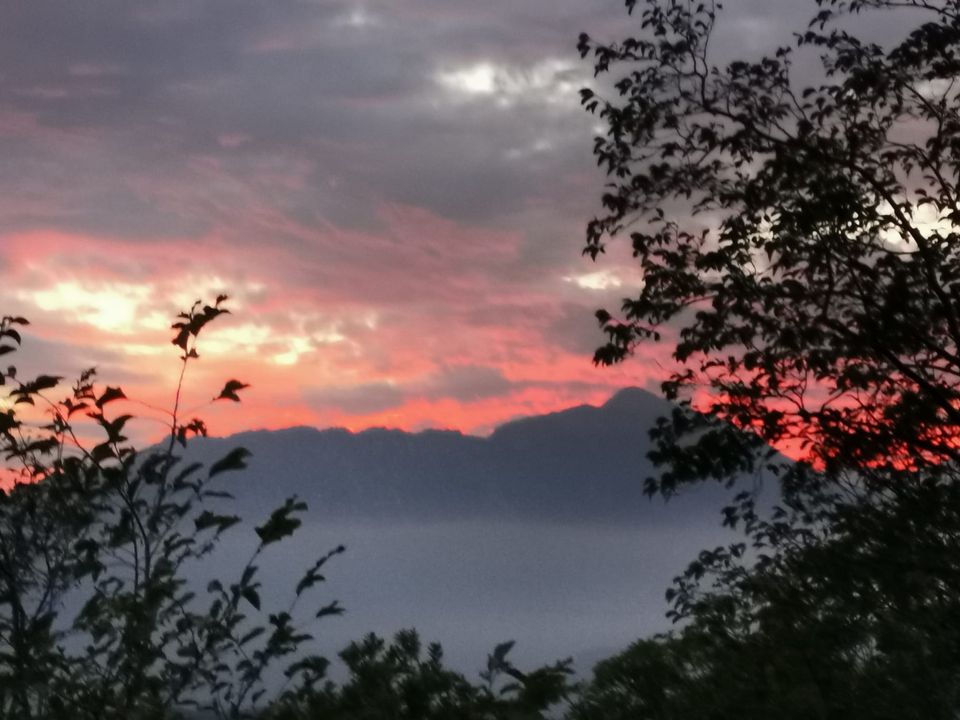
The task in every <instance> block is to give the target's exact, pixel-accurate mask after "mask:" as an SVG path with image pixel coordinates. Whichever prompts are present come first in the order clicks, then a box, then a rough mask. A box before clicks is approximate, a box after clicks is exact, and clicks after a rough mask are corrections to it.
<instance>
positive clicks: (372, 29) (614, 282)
mask: <svg viewBox="0 0 960 720" xmlns="http://www.w3.org/2000/svg"><path fill="white" fill-rule="evenodd" d="M428 6H429V7H428ZM165 7H166V6H165ZM204 8H205V9H204ZM551 10H552V11H554V12H556V13H558V14H559V15H562V16H563V22H562V23H557V24H551V25H544V24H541V23H540V22H539V21H536V22H535V21H534V20H533V18H534V17H536V16H537V15H536V14H535V13H534V14H531V12H530V7H526V6H525V5H524V4H523V3H520V4H512V3H494V4H490V5H488V4H461V5H458V6H457V7H456V8H454V7H452V6H451V7H449V8H448V7H445V8H443V9H440V8H438V7H434V6H433V5H430V4H429V3H427V4H424V3H421V2H419V0H414V1H411V2H407V1H406V0H404V2H401V3H396V4H394V3H391V4H389V5H384V4H375V5H364V6H358V5H355V4H353V3H339V2H333V3H320V4H311V3H308V4H302V3H300V4H298V3H287V2H278V3H276V4H274V3H271V4H270V12H263V13H259V12H250V13H236V12H233V11H232V6H228V5H220V4H217V3H216V2H214V3H212V4H209V5H208V4H196V5H193V4H187V5H176V9H174V6H170V7H169V8H168V9H165V10H162V11H161V10H159V9H154V10H149V9H147V8H146V6H144V7H139V6H133V5H132V6H129V7H124V8H122V9H118V10H117V11H116V12H115V13H114V17H113V18H112V20H111V22H110V23H109V24H108V25H104V26H103V27H102V28H101V30H102V33H101V34H100V35H97V37H96V42H91V41H90V37H92V36H88V35H86V34H85V33H86V30H83V28H86V27H91V25H90V24H89V23H88V22H87V20H89V19H90V17H88V14H89V13H95V11H94V9H93V8H92V6H90V7H87V6H86V5H85V4H71V5H65V6H58V9H57V11H56V12H53V13H50V14H43V13H39V14H36V15H33V14H31V13H29V12H26V11H24V12H23V13H13V17H11V18H10V23H8V26H7V27H6V28H5V30H4V31H3V32H4V35H5V38H4V43H3V51H2V52H3V53H4V58H5V63H4V80H3V82H4V86H3V87H4V90H3V94H2V95H0V147H2V149H3V152H4V157H5V163H4V168H5V170H2V171H0V189H2V191H3V192H2V193H0V279H2V282H0V304H2V307H3V310H4V312H5V313H7V314H15V315H23V316H26V317H28V318H29V319H30V321H31V323H32V324H31V327H30V328H29V333H27V336H26V340H25V344H24V348H23V351H22V354H21V355H20V356H19V357H18V362H19V364H20V365H21V366H22V367H23V368H24V370H27V369H29V370H30V371H35V372H37V373H39V372H55V373H58V374H63V375H64V376H66V377H72V376H74V375H75V374H76V373H77V372H79V371H80V370H81V369H82V368H84V367H88V366H91V365H96V366H97V367H98V369H99V374H100V377H101V378H103V380H104V381H106V382H110V383H111V384H119V385H122V386H123V387H124V388H125V389H126V390H127V391H128V394H129V395H131V396H132V397H133V396H135V397H137V398H139V399H140V400H142V401H144V402H146V403H149V404H157V405H160V406H166V405H168V404H169V402H170V399H171V393H172V387H173V385H174V383H175V379H176V375H177V352H176V348H174V347H173V346H172V345H170V344H169V341H170V337H171V333H170V330H169V325H170V323H171V321H172V319H173V318H174V316H175V315H176V313H177V312H178V311H180V310H183V309H185V308H187V307H189V306H190V304H191V303H192V302H193V301H194V300H196V299H197V298H204V299H209V298H212V297H214V296H215V295H216V294H218V293H226V294H228V295H230V298H231V299H230V302H229V307H230V309H231V312H232V314H231V315H230V316H227V317H224V318H220V319H218V320H217V322H216V323H215V324H214V325H213V326H211V327H210V328H209V330H208V331H207V332H205V334H204V337H203V338H202V340H201V343H200V354H201V362H200V363H198V364H196V365H195V367H193V368H192V369H191V371H190V373H189V374H188V388H187V390H188V394H189V395H190V396H191V402H192V404H193V405H194V406H202V405H203V404H204V403H206V402H207V400H208V399H209V398H210V397H211V396H212V394H213V393H215V392H216V391H217V388H218V387H219V385H218V384H219V383H220V382H222V380H224V379H225V378H228V377H237V378H241V379H243V380H244V381H246V382H249V383H250V384H251V386H252V387H251V388H250V389H249V391H248V392H246V393H245V402H244V404H243V405H242V406H240V407H236V406H233V405H232V404H231V405H230V406H215V407H212V408H207V409H205V410H204V413H205V414H207V415H208V416H209V418H210V428H211V431H212V432H214V433H217V434H226V433H230V432H234V431H237V430H240V429H245V428H256V427H269V428H277V427H284V426H289V425H296V424H309V425H316V426H320V427H324V426H329V425H342V426H345V427H348V428H353V429H361V428H364V427H369V426H373V425H387V426H391V427H399V428H407V429H416V428H423V427H444V428H456V429H459V430H462V431H464V432H468V433H486V432H489V431H490V430H491V429H493V428H494V427H495V426H496V425H497V424H498V423H502V422H504V421H505V420H508V419H510V418H513V417H517V416H522V415H528V414H532V413H542V412H548V411H552V410H558V409H561V408H564V407H568V406H570V405H576V404H580V403H585V402H590V403H598V402H602V401H604V400H605V399H606V398H608V397H609V396H610V395H612V394H613V393H614V392H615V391H616V390H617V389H619V388H621V387H624V386H632V385H637V386H643V387H647V388H650V389H654V388H656V387H657V384H658V382H659V380H660V379H661V378H662V377H663V376H664V374H665V372H666V370H665V367H666V364H667V362H668V358H667V356H666V355H667V351H666V350H665V349H664V350H659V349H655V348H652V349H650V350H647V351H644V353H641V355H640V356H638V358H637V359H636V360H635V361H633V362H631V363H629V364H626V365H624V366H623V367H620V368H616V369H612V370H611V369H600V368H596V367H594V366H593V364H592V353H593V350H594V348H595V347H596V346H597V345H598V344H600V343H602V342H603V336H602V334H601V333H600V331H599V329H598V328H597V325H596V321H595V319H594V317H593V313H594V311H595V310H596V309H597V308H598V307H612V308H616V307H617V306H618V305H619V304H620V301H621V299H622V297H623V296H625V295H628V294H630V292H631V291H632V290H633V289H635V288H636V287H638V283H639V281H640V278H639V277H638V276H637V274H636V272H635V270H634V262H633V260H632V258H631V257H630V256H629V251H628V249H627V248H613V247H611V248H610V252H609V254H607V255H605V256H603V257H602V258H601V260H600V261H599V262H597V263H591V262H590V261H589V260H588V259H585V258H583V257H582V256H581V253H580V251H581V248H582V244H583V237H584V225H585V223H586V221H587V220H588V219H589V218H590V216H591V215H592V214H593V213H595V212H596V211H597V210H598V208H599V188H600V187H601V183H602V173H601V172H600V171H599V170H597V169H595V166H594V162H593V159H592V157H591V143H592V136H593V134H594V132H595V131H596V128H594V127H593V125H594V124H595V120H594V119H592V118H591V117H590V116H589V115H587V114H586V113H584V112H583V111H582V110H581V108H580V107H579V101H578V94H577V93H578V89H579V88H580V87H582V86H583V85H585V84H589V83H590V82H591V81H592V71H591V68H590V67H589V65H588V64H586V63H581V62H580V61H579V60H578V58H577V55H576V49H575V43H576V34H575V33H574V32H573V30H572V29H574V28H577V27H581V26H583V27H586V26H588V25H589V26H590V27H592V28H593V29H594V30H595V31H596V32H603V31H604V28H608V29H609V30H610V31H611V32H612V31H613V30H614V29H615V28H616V27H618V25H619V23H620V22H621V7H620V3H608V2H602V1H601V0H591V2H588V3H582V2H579V1H577V2H574V1H573V0H564V1H563V2H561V3H559V4H557V5H555V6H552V7H551ZM428 16H429V18H430V22H426V21H425V20H424V18H426V17H428ZM224 17H229V18H230V19H229V22H224V21H223V18H224ZM737 22H738V21H737V20H736V19H734V20H733V23H732V25H731V26H730V31H731V32H733V31H735V29H736V24H737ZM35 23H41V24H40V25H38V26H37V27H42V28H43V31H42V32H33V31H32V30H31V28H33V27H34V24H35ZM97 26H98V27H100V25H99V24H97ZM428 26H429V27H435V28H436V30H435V33H434V34H432V35H430V36H429V38H428V37H427V36H426V35H424V33H426V28H427V27H428ZM143 48H164V50H163V52H162V54H161V55H158V56H156V57H155V56H153V55H149V54H148V53H145V52H144V51H143V50H142V49H143ZM40 57H42V58H43V62H42V63H38V62H37V59H38V58H40Z"/></svg>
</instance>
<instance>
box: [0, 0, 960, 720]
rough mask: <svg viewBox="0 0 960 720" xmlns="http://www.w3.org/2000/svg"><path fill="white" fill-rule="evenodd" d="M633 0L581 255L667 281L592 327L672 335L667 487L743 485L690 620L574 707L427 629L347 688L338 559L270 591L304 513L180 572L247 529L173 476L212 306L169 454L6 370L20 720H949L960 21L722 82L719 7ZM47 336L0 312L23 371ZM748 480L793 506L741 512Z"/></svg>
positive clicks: (612, 350) (113, 390)
mask: <svg viewBox="0 0 960 720" xmlns="http://www.w3.org/2000/svg"><path fill="white" fill-rule="evenodd" d="M626 5H627V8H628V10H629V11H630V12H631V13H636V14H637V16H638V18H637V20H638V23H639V29H640V32H641V35H640V36H637V37H630V38H626V39H624V40H622V41H619V42H617V43H614V44H603V43H597V42H595V41H593V40H591V39H590V38H589V37H588V36H586V35H584V36H582V37H581V41H580V50H581V53H582V54H583V55H584V56H591V57H592V58H593V60H594V62H595V67H596V72H597V75H598V76H599V77H601V78H603V79H604V80H606V79H607V78H610V79H611V80H612V82H611V83H609V87H610V88H611V89H610V97H609V98H607V97H605V96H604V94H603V92H602V90H601V89H600V88H597V89H593V90H584V91H583V93H582V99H583V103H584V105H585V106H586V108H587V109H588V110H589V111H590V112H593V113H597V114H598V115H599V117H600V118H601V119H602V121H603V122H604V123H605V124H606V129H607V132H606V135H605V136H603V137H600V138H598V139H597V141H596V145H595V153H596V156H597V159H598V161H599V162H600V164H601V165H602V166H604V167H605V168H606V169H607V171H608V174H609V177H610V184H609V186H608V188H607V192H606V194H605V195H604V197H603V203H604V207H605V214H603V215H602V216H601V217H598V218H596V219H594V220H593V221H592V222H591V223H590V225H589V229H588V236H587V245H586V253H587V254H590V255H591V256H593V257H594V258H595V257H597V255H598V254H599V253H601V252H602V251H603V249H604V244H605V243H606V242H609V241H611V240H612V239H614V238H615V237H616V236H618V235H620V234H624V233H627V232H629V237H630V242H631V244H632V247H633V250H634V253H635V256H636V258H637V260H638V261H639V263H640V267H641V269H642V271H643V277H644V283H643V286H642V288H641V289H640V291H639V295H637V296H636V297H632V298H628V299H627V300H625V301H624V303H623V306H622V308H621V309H620V311H619V316H617V317H615V316H614V315H613V314H612V313H610V312H608V311H605V310H601V311H599V312H598V318H599V320H600V322H601V325H602V326H603V328H604V330H605V332H606V334H607V337H608V342H607V344H606V345H604V346H603V347H602V348H600V349H599V350H598V351H597V354H596V361H597V362H598V363H600V364H611V363H616V362H620V361H623V360H625V359H626V358H628V357H629V356H630V354H631V353H632V351H633V350H634V349H635V347H636V346H637V344H638V343H645V342H659V341H661V339H662V338H669V339H670V340H671V342H673V343H674V345H673V349H674V356H675V358H676V360H677V361H678V363H679V367H680V369H679V370H678V371H677V372H676V373H675V374H673V376H672V377H670V378H669V379H668V381H667V382H666V383H665V385H664V390H665V392H666V394H667V396H668V397H669V398H670V399H672V400H675V401H677V403H678V405H677V409H676V410H675V411H674V412H673V415H672V416H671V417H669V418H665V419H663V420H661V421H660V422H659V423H658V425H657V426H656V427H655V428H654V429H653V430H652V432H651V437H652V438H653V440H654V450H653V451H652V453H651V457H652V459H653V460H654V461H655V462H656V463H657V464H658V465H659V466H660V467H661V468H662V473H661V474H660V475H658V476H657V477H653V478H650V479H648V481H647V489H648V491H649V492H650V493H651V494H656V493H660V494H664V495H667V496H669V495H671V494H673V493H675V492H677V491H678V490H680V489H682V488H683V487H684V486H686V485H689V484H691V483H697V482H702V481H705V480H714V481H719V482H721V483H725V484H726V485H728V486H729V487H731V488H733V487H736V488H737V489H736V490H735V491H734V492H735V493H736V494H735V495H733V497H732V498H731V501H730V504H729V505H728V507H726V508H724V509H723V519H724V522H725V523H726V524H727V525H730V526H731V527H735V528H737V529H739V530H740V532H741V533H742V541H741V542H737V543H734V544H732V545H730V546H729V547H719V548H715V549H709V550H705V551H703V552H702V553H701V554H700V556H699V557H698V558H696V559H695V560H694V561H693V562H692V563H691V564H690V565H689V566H688V567H687V568H686V570H685V571H683V572H682V573H681V574H680V575H679V576H678V577H677V578H676V580H675V582H674V585H673V586H672V587H671V588H670V589H669V591H668V593H667V599H668V603H669V613H668V614H669V616H670V617H671V618H672V619H673V620H675V621H676V622H677V623H678V624H677V628H676V630H675V631H674V632H671V633H668V634H665V635H663V636H659V637H655V638H648V639H642V640H639V641H637V642H636V643H634V644H633V645H632V646H630V647H629V648H628V649H627V650H626V651H624V652H623V653H621V654H620V655H618V656H616V657H613V658H610V659H608V660H606V661H603V662H602V663H600V664H599V665H598V666H597V668H596V670H595V674H594V677H593V679H592V680H590V681H588V682H584V683H582V684H580V685H577V684H574V683H572V682H571V672H572V670H571V664H570V662H569V661H563V662H559V663H557V664H555V665H552V666H548V667H544V668H540V669H537V670H534V671H530V672H524V671H521V670H519V669H518V668H516V667H515V666H514V665H513V664H512V663H511V662H510V660H509V659H508V654H509V652H510V650H511V647H512V643H503V644H501V645H498V646H497V647H496V648H495V649H494V651H493V653H492V654H491V655H490V657H489V659H488V664H487V671H486V672H485V673H483V674H482V676H481V677H480V678H479V679H478V681H472V680H470V679H468V678H466V677H465V676H464V675H462V674H460V673H458V672H456V671H454V670H451V669H450V668H447V667H445V666H444V662H443V654H442V651H441V649H440V646H439V645H430V646H428V647H426V648H424V647H423V645H422V643H421V641H420V639H419V637H418V635H417V633H416V632H414V631H403V632H400V633H398V634H397V635H396V636H395V637H394V639H393V640H392V641H389V642H388V641H385V640H383V639H381V638H379V637H377V636H375V635H369V636H367V637H366V638H364V639H362V640H360V641H358V642H356V643H354V644H352V645H350V646H349V647H348V648H346V649H345V650H343V651H342V652H341V653H340V658H341V660H342V662H343V664H344V665H345V667H346V671H347V677H346V679H345V680H343V681H342V682H339V683H335V682H332V681H330V680H329V679H328V678H327V667H328V661H327V660H326V659H325V658H324V657H323V656H321V655H315V654H311V653H310V648H312V647H313V646H314V645H315V643H314V642H313V637H312V636H311V630H312V628H313V625H314V623H316V622H317V621H318V620H321V619H323V618H324V617H326V616H330V615H336V614H338V613H340V612H341V608H340V606H339V605H338V604H337V603H336V602H335V601H331V600H330V599H328V598H323V599H318V598H316V597H315V596H314V593H315V592H316V591H317V590H318V589H319V586H320V585H321V584H322V583H323V582H324V580H325V578H324V575H323V573H324V572H325V565H326V563H327V562H328V561H329V560H331V559H332V558H333V557H334V556H336V555H338V554H339V553H341V552H343V548H342V547H334V548H332V549H330V550H329V551H324V552H323V553H322V554H321V555H320V556H319V557H317V558H316V560H315V562H313V563H312V564H310V565H309V566H308V567H307V568H305V572H304V574H303V576H302V578H301V580H300V582H299V583H297V584H296V586H295V587H293V588H290V589H289V591H288V592H286V593H284V592H283V591H277V590H276V589H275V588H269V589H265V588H263V587H262V586H261V582H260V580H258V577H259V575H258V564H259V563H261V562H262V561H263V559H264V558H265V557H267V555H268V554H269V553H270V552H271V551H272V550H273V549H274V545H275V544H276V543H278V542H281V541H286V540H287V538H288V537H289V536H291V535H294V534H295V532H296V530H297V528H298V526H299V525H300V522H301V520H300V517H301V515H302V513H303V512H305V511H306V510H307V508H306V505H305V504H304V503H303V502H301V501H300V500H298V499H297V498H295V497H291V498H288V499H287V500H285V501H284V502H283V503H282V504H281V505H280V506H279V507H277V508H276V509H275V510H273V511H272V512H268V513H265V515H264V517H263V518H262V519H261V522H260V524H259V525H256V526H255V528H254V532H255V534H256V541H255V542H254V543H253V545H254V549H253V551H252V554H251V555H250V557H249V559H248V561H247V562H246V564H245V566H244V567H243V569H242V570H241V572H240V573H239V576H238V577H236V578H232V579H220V580H213V581H211V582H209V584H207V585H206V586H205V587H203V588H197V587H195V586H194V585H193V584H191V583H188V581H187V579H186V578H187V573H188V570H189V568H191V567H196V566H197V564H198V563H204V562H209V560H210V558H211V557H213V554H214V553H215V552H216V550H217V548H218V544H219V543H220V541H221V540H222V539H223V538H224V537H225V536H226V534H227V533H236V532H240V531H241V528H242V521H241V518H239V517H238V516H236V515H233V514H230V511H229V508H230V505H229V502H230V499H231V498H230V494H229V485H228V484H224V483H223V481H224V480H225V478H226V477H227V476H228V474H229V473H230V472H234V471H237V470H241V469H242V468H243V467H244V461H245V457H246V455H247V453H246V451H245V450H243V449H242V448H237V449H234V450H232V451H230V452H229V453H227V454H226V455H225V456H224V457H222V458H221V459H220V460H218V461H216V462H214V463H212V464H211V465H210V466H209V467H202V466H200V465H198V464H196V463H190V462H188V461H186V460H185V459H184V456H183V448H185V447H186V446H187V443H188V440H189V439H190V438H191V437H193V436H196V435H204V434H205V433H206V427H205V425H204V423H203V421H202V420H200V419H197V418H193V417H191V418H184V417H181V409H180V405H181V403H180V387H182V383H183V373H184V372H185V371H186V370H187V369H188V367H189V365H190V364H191V363H192V362H194V361H196V360H197V359H198V358H199V354H198V349H197V338H198V336H199V335H200V334H201V332H202V331H203V329H204V328H205V327H206V325H207V324H208V323H210V322H211V321H213V320H215V319H216V318H217V317H219V316H220V315H222V314H223V313H225V312H227V311H226V310H225V308H224V307H223V302H224V301H225V298H224V297H220V298H217V300H216V301H215V302H214V303H213V304H212V305H204V304H202V303H199V302H198V303H197V304H195V305H194V306H193V307H192V308H191V309H190V310H189V311H188V312H185V313H182V314H181V315H180V316H179V317H178V319H177V321H176V322H175V324H174V326H173V330H174V339H173V344H174V346H176V347H177V348H178V350H179V352H180V362H181V369H180V370H181V371H180V380H179V384H178V389H177V392H176V400H175V401H174V405H173V407H172V409H171V411H170V413H169V415H168V418H167V419H168V426H169V436H168V437H167V438H166V440H165V441H164V442H163V443H162V444H161V445H159V446H155V447H151V448H148V449H146V450H137V449H136V448H134V447H133V445H132V444H131V443H130V441H129V440H128V438H127V437H126V436H125V434H124V433H125V429H126V428H127V427H128V425H129V423H130V422H131V421H133V418H132V417H131V416H130V415H128V414H123V413H122V412H118V411H115V410H114V408H117V407H127V406H126V405H125V404H124V403H123V402H122V401H124V400H126V396H125V394H124V392H123V391H122V390H121V389H120V388H117V387H111V386H99V385H98V384H97V383H96V375H95V373H94V371H92V370H88V371H86V372H84V373H82V374H81V375H80V377H79V379H78V380H77V382H76V383H75V384H74V385H73V386H72V389H71V390H70V391H68V394H67V396H66V397H65V398H64V399H62V400H56V399H55V397H59V396H60V395H61V394H62V393H63V391H62V390H61V389H60V387H61V382H62V378H59V377H53V376H49V375H39V376H30V377H25V376H24V375H23V373H22V372H18V370H17V369H16V368H15V367H13V366H11V367H9V368H8V369H6V370H5V371H3V372H2V373H0V380H2V381H3V382H4V383H5V384H6V385H7V387H8V388H10V389H9V392H8V396H7V399H8V406H7V408H6V409H5V410H4V411H3V412H2V413H0V449H2V451H3V453H4V457H5V460H6V461H7V470H6V475H5V478H4V479H5V481H6V489H5V491H4V492H3V493H2V494H0V717H2V718H24V719H28V720H29V719H33V718H36V719H41V718H79V719H81V720H82V719H83V718H91V719H93V718H108V719H110V718H117V719H119V718H158V719H159V718H173V717H185V716H187V717H188V716H215V717H219V718H238V717H246V716H262V717H266V718H272V719H274V720H301V719H302V720H307V719H309V718H331V719H333V718H351V719H356V720H367V719H370V720H373V719H379V718H396V719H404V718H409V719H410V720H413V719H415V718H417V719H419V718H424V719H427V720H429V719H433V720H442V719H446V718H451V719H452V718H478V719H479V718H483V719H490V720H499V719H504V720H506V719H533V718H545V717H554V716H560V715H563V714H564V713H565V714H566V716H567V717H568V718H570V719H571V720H593V719H600V718H604V719H614V720H615V719H617V718H623V719H624V720H626V718H631V719H640V718H649V719H651V720H654V719H656V720H668V719H675V718H694V717H696V718H718V719H719V718H732V717H735V718H741V719H743V720H748V719H753V718H755V719H757V720H759V719H760V718H770V717H782V718H798V719H799V718H840V717H842V718H844V719H845V720H852V719H854V718H924V719H936V718H944V719H946V718H955V717H956V716H957V713H958V711H960V559H958V558H960V442H958V430H960V234H958V232H957V227H958V226H960V209H958V208H960V188H958V183H960V86H958V83H957V82H956V80H957V76H958V74H960V2H958V1H957V0H942V1H941V2H928V0H903V1H899V0H897V1H894V0H849V1H843V0H820V1H819V3H818V5H819V7H820V12H818V13H817V14H816V16H815V17H814V19H813V21H812V22H811V24H810V25H809V26H808V27H807V28H805V29H801V32H800V33H799V34H798V35H796V36H795V43H794V46H792V47H785V48H781V49H779V50H777V51H776V52H775V53H774V55H773V56H772V57H764V58H761V59H759V60H756V61H736V62H733V63H730V64H728V65H726V66H725V67H719V66H716V65H715V64H714V63H713V61H712V58H711V53H710V49H709V41H710V37H711V34H712V32H713V29H714V26H715V23H716V22H717V19H718V18H717V10H718V6H716V5H715V4H714V3H711V2H704V3H697V2H687V0H628V1H627V3H626ZM895 9H896V10H897V11H899V12H901V13H904V14H903V15H901V16H898V17H899V19H901V20H902V19H904V18H906V19H908V20H909V22H910V23H914V24H915V27H914V29H912V30H910V31H909V33H908V34H906V35H905V36H904V37H902V38H901V39H900V40H898V41H897V42H895V43H892V44H890V45H889V46H881V45H880V44H877V43H875V42H872V41H870V40H869V39H859V38H857V37H855V36H854V35H852V34H851V33H850V32H849V31H848V30H846V29H844V28H846V27H847V26H848V25H847V24H844V23H845V20H848V19H849V18H851V17H864V18H866V17H873V16H874V14H878V16H879V17H881V18H882V17H885V16H884V15H883V12H882V11H887V13H888V15H889V13H893V12H894V10H895ZM866 27H869V26H866ZM797 53H813V54H815V55H819V56H820V57H821V58H822V61H823V78H822V79H821V80H818V81H817V82H816V83H815V84H813V85H810V86H804V85H803V84H802V83H798V82H797V81H796V78H795V77H794V73H795V71H794V64H793V58H794V57H795V55H796V54H797ZM603 86H606V84H601V86H600V87H603ZM26 324H27V322H26V320H25V319H23V318H19V317H9V316H8V317H4V318H2V319H0V354H9V353H13V352H14V351H15V350H16V349H17V348H18V346H19V345H20V343H21V341H22V338H21V335H20V332H21V330H22V329H23V326H25V325H26ZM245 387H246V386H245V385H244V383H242V382H240V381H238V380H229V381H228V382H226V383H225V385H224V386H223V389H222V390H221V391H220V393H219V394H218V395H217V397H216V398H215V401H224V402H235V401H239V399H240V397H239V393H240V392H241V391H242V390H243V389H244V388H245ZM701 390H702V391H704V392H703V393H702V394H701V395H700V400H701V402H700V404H699V405H697V406H696V407H695V406H694V403H693V398H694V396H695V394H696V393H698V391H701ZM704 398H706V399H704ZM78 420H82V423H80V424H77V423H78ZM91 435H96V437H97V439H96V440H93V441H90V440H88V439H87V438H89V437H90V436H91ZM774 447H779V448H782V449H785V450H788V451H790V452H792V453H794V454H795V455H797V456H798V457H799V460H798V461H792V460H788V459H787V458H786V457H784V456H783V455H781V454H779V453H778V452H776V451H775V450H773V449H772V448H774ZM758 475H762V476H763V477H765V478H766V482H767V483H768V484H773V485H774V486H775V489H776V491H777V500H776V501H775V502H774V503H772V507H771V506H769V504H768V505H761V504H760V503H758V502H757V499H756V497H755V494H754V493H753V492H752V491H750V490H746V491H744V490H742V489H741V488H742V487H743V480H744V479H745V478H748V479H749V478H755V477H757V476H758ZM205 567H207V566H205ZM281 599H282V601H281ZM277 602H281V604H280V605H276V603H277ZM268 606H269V607H268Z"/></svg>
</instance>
